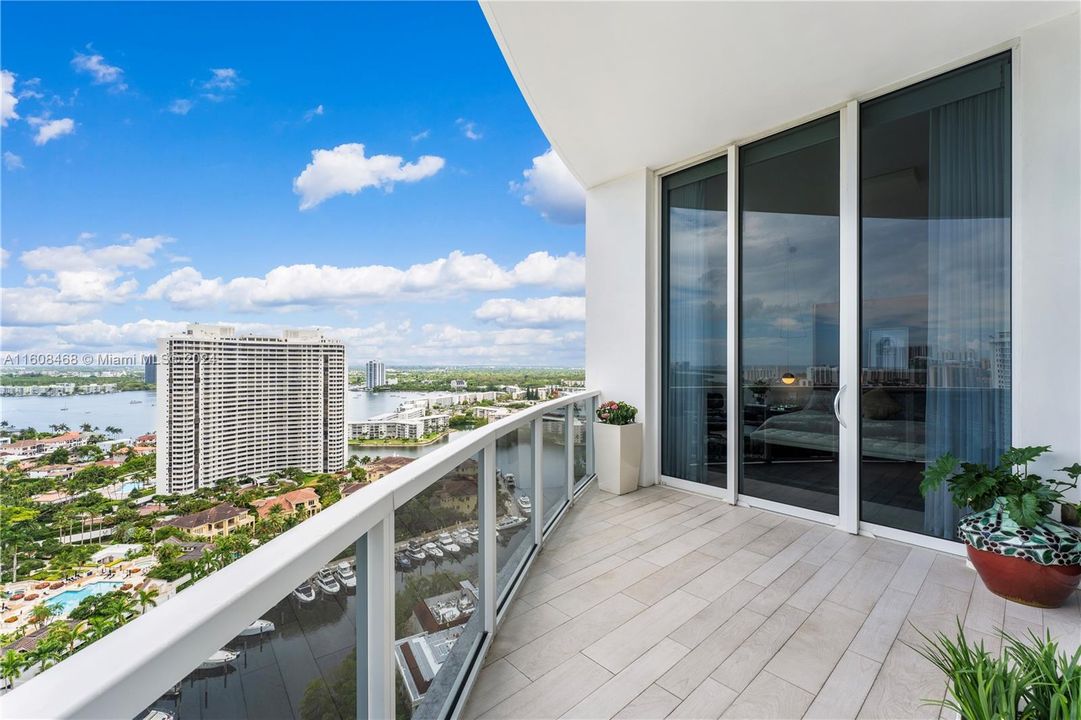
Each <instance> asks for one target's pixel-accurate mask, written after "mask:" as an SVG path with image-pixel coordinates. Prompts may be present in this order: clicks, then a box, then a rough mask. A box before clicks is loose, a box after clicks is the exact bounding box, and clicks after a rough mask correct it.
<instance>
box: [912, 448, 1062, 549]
mask: <svg viewBox="0 0 1081 720" xmlns="http://www.w3.org/2000/svg"><path fill="white" fill-rule="evenodd" d="M1050 449H1051V446H1050V445H1037V446H1032V447H1022V448H1014V447H1012V448H1010V449H1009V450H1007V451H1006V452H1004V453H1003V454H1002V457H1001V458H999V461H998V465H996V466H995V467H989V466H987V465H984V464H982V463H968V462H961V461H959V460H958V459H957V458H956V457H954V456H953V455H951V454H949V453H947V454H945V455H943V456H942V457H940V458H938V460H936V461H935V462H934V463H932V464H931V465H930V466H928V468H927V469H926V470H924V471H923V481H922V482H921V483H920V492H921V493H923V495H924V496H926V495H927V494H928V493H930V492H933V491H934V490H937V489H938V488H939V487H940V486H941V485H942V484H943V483H946V485H947V486H948V487H949V489H950V492H951V493H952V495H953V502H954V504H955V505H957V506H958V507H962V508H963V507H971V508H972V509H973V510H975V511H977V512H978V511H980V510H986V509H987V508H989V507H991V505H993V504H994V502H995V500H996V499H998V498H1002V500H1003V501H1004V502H1005V505H1006V511H1007V512H1008V513H1009V514H1010V517H1011V518H1013V520H1014V521H1015V522H1016V523H1017V524H1018V525H1020V526H1021V527H1026V528H1031V527H1035V525H1036V524H1037V523H1038V522H1039V521H1040V519H1041V518H1043V517H1046V516H1047V515H1049V514H1050V513H1051V510H1052V509H1053V508H1054V506H1055V504H1056V503H1060V502H1062V501H1063V499H1064V498H1063V495H1062V491H1063V490H1066V489H1067V488H1072V487H1076V486H1077V480H1078V477H1081V465H1079V464H1078V463H1074V464H1073V465H1072V466H1070V467H1065V468H1061V469H1060V472H1064V473H1066V475H1068V476H1069V477H1070V481H1065V480H1055V479H1044V478H1043V477H1041V476H1039V475H1037V474H1036V473H1030V472H1029V471H1028V465H1029V463H1031V462H1033V461H1034V460H1036V458H1038V457H1040V456H1041V455H1043V454H1044V453H1046V452H1048V451H1049V450H1050Z"/></svg>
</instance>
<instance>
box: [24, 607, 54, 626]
mask: <svg viewBox="0 0 1081 720" xmlns="http://www.w3.org/2000/svg"><path fill="white" fill-rule="evenodd" d="M57 612H58V611H57V609H56V607H54V606H52V605H46V604H45V603H43V602H42V603H38V604H37V605H35V606H34V608H33V609H32V610H31V611H30V622H32V623H34V624H35V625H37V626H38V627H39V628H40V627H41V626H42V625H44V624H45V623H46V621H48V620H49V618H51V617H52V616H53V615H56V614H57Z"/></svg>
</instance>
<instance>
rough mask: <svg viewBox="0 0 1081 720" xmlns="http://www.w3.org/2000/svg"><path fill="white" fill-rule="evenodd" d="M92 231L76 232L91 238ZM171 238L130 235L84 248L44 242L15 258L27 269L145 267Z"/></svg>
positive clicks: (149, 265)
mask: <svg viewBox="0 0 1081 720" xmlns="http://www.w3.org/2000/svg"><path fill="white" fill-rule="evenodd" d="M93 237H94V235H93V233H80V234H79V239H80V240H87V239H90V238H93ZM168 242H171V238H168V237H165V236H164V235H154V236H152V237H143V238H134V239H131V240H130V241H129V242H127V243H125V244H115V245H106V246H105V247H100V248H90V249H88V248H85V247H83V246H81V245H63V246H47V245H43V246H41V247H38V248H34V249H33V250H27V251H26V252H24V253H23V254H22V255H20V256H19V260H20V261H21V262H22V264H23V265H24V266H26V268H27V269H29V270H45V271H57V270H72V271H81V270H102V269H109V270H116V269H119V268H125V267H134V268H140V269H144V270H145V269H146V268H149V267H152V266H153V265H154V253H156V252H157V251H158V250H160V249H161V248H162V246H164V245H165V244H166V243H168Z"/></svg>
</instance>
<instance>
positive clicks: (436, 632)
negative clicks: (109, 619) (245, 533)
mask: <svg viewBox="0 0 1081 720" xmlns="http://www.w3.org/2000/svg"><path fill="white" fill-rule="evenodd" d="M596 395H597V393H596V392H593V391H585V392H581V393H576V394H574V395H570V396H567V397H564V398H559V399H556V400H552V401H549V402H546V403H542V404H539V405H536V406H534V407H532V408H530V409H528V410H523V411H521V412H519V413H516V414H514V415H511V416H509V417H507V418H504V419H503V420H500V421H499V422H495V423H492V424H490V425H488V426H485V427H483V428H481V429H478V430H475V431H473V432H470V433H468V434H467V435H465V436H463V437H461V438H460V439H458V440H456V441H455V442H452V443H450V444H448V445H447V446H445V447H442V448H440V449H438V450H435V451H433V452H431V453H430V454H428V455H425V456H424V457H422V458H419V459H418V460H416V461H414V462H412V463H410V464H409V465H407V466H405V467H403V468H402V469H400V470H397V471H395V472H393V473H390V474H389V475H387V476H385V477H383V478H381V479H379V480H377V481H376V482H373V483H372V484H370V485H368V486H366V487H364V488H362V489H361V490H359V491H358V492H356V493H354V494H353V495H351V496H349V497H347V498H345V499H343V500H342V501H340V502H338V503H336V504H334V505H332V506H330V507H328V508H326V509H325V510H323V511H322V512H321V513H319V514H318V515H315V516H314V517H311V518H309V519H308V520H306V521H304V522H303V523H301V524H300V525H298V526H297V527H295V528H293V529H292V530H290V531H288V532H286V533H284V534H282V535H280V536H279V537H277V538H275V539H274V540H271V541H270V542H268V543H267V544H266V545H264V546H263V547H260V548H258V549H256V550H255V551H253V552H251V553H249V554H247V555H245V556H243V557H241V558H239V559H238V560H236V561H235V562H233V563H232V564H230V565H228V566H226V567H225V568H223V569H222V570H219V571H218V572H216V573H214V574H212V575H210V576H208V577H206V578H204V579H202V580H200V581H199V582H197V583H196V584H195V585H193V586H192V587H190V588H188V589H187V590H185V591H184V592H183V593H181V594H179V595H177V596H176V597H175V598H172V599H170V600H169V601H168V602H166V603H163V604H162V605H161V606H160V607H158V608H155V609H154V610H152V611H151V612H148V613H146V614H145V615H142V616H140V617H138V618H136V619H135V620H133V621H132V622H130V623H129V624H127V625H125V626H123V627H122V628H120V629H118V630H116V631H114V632H113V633H111V634H109V635H108V636H106V637H104V638H102V639H101V640H99V641H98V642H96V643H94V644H92V645H90V646H89V647H87V648H85V649H83V650H82V651H80V652H77V653H75V654H74V655H72V656H71V657H69V658H67V659H66V660H64V661H63V662H61V663H59V664H58V665H56V666H54V667H52V668H50V669H49V670H47V671H45V672H43V673H41V674H40V675H39V676H37V677H35V678H33V679H32V680H30V681H28V682H26V683H25V684H23V685H21V686H20V687H18V688H16V689H15V690H13V691H11V692H10V693H8V694H7V695H5V696H4V697H3V698H2V700H0V714H2V715H3V716H4V717H20V718H23V717H25V718H37V717H48V718H87V717H108V718H144V717H154V718H155V719H156V720H164V719H166V718H170V717H172V718H181V717H183V718H230V719H240V718H252V719H253V720H254V719H256V718H258V719H259V720H263V719H265V718H294V719H297V720H307V719H309V718H311V719H315V718H318V719H319V720H326V719H333V718H342V719H343V720H344V719H346V718H364V717H378V718H389V717H397V718H440V717H448V716H451V715H453V714H454V713H455V712H456V711H458V710H460V709H461V708H462V707H463V706H464V702H465V700H466V698H467V697H468V691H469V688H470V687H471V685H472V682H473V681H474V679H475V677H476V674H477V673H478V672H479V668H480V666H481V665H482V660H483V656H484V654H485V652H486V651H487V648H488V645H489V644H490V642H491V639H492V637H493V635H494V633H495V631H496V628H497V627H498V626H499V623H500V621H501V620H502V615H503V610H504V609H505V607H506V605H507V602H508V600H509V599H510V597H511V596H512V595H513V593H514V592H515V591H516V589H517V587H518V586H519V584H520V583H521V581H522V579H523V577H524V576H525V573H526V571H527V569H528V566H529V564H530V563H531V562H532V559H533V557H534V556H535V554H536V551H537V549H538V548H539V547H540V546H541V545H542V544H543V543H544V540H545V538H546V537H547V533H548V532H549V531H550V530H551V529H552V527H554V525H555V523H556V522H558V520H559V518H560V517H561V516H562V514H563V511H564V510H565V509H566V508H567V507H568V505H569V503H570V502H571V501H572V500H573V497H574V494H575V492H576V491H578V490H580V489H581V487H582V485H583V484H584V482H585V481H586V480H588V478H589V477H590V476H591V474H592V457H593V450H592V435H593V432H592V422H593V408H594V406H595V400H596Z"/></svg>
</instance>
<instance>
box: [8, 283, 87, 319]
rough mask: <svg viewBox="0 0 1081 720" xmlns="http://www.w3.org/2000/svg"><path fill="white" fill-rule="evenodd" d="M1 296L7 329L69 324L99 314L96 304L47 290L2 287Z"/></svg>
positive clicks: (41, 288)
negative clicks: (75, 300)
mask: <svg viewBox="0 0 1081 720" xmlns="http://www.w3.org/2000/svg"><path fill="white" fill-rule="evenodd" d="M0 297H2V298H3V302H2V303H0V310H2V311H3V312H2V323H3V325H7V326H16V325H30V326H35V325H66V324H68V323H72V322H77V321H79V320H82V319H84V318H87V317H89V316H91V315H93V314H95V313H96V312H97V311H98V307H97V306H96V305H92V304H87V303H82V302H73V301H69V300H65V299H64V298H61V296H60V293H59V292H58V291H57V290H54V289H52V288H46V287H30V288H24V287H15V288H0Z"/></svg>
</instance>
